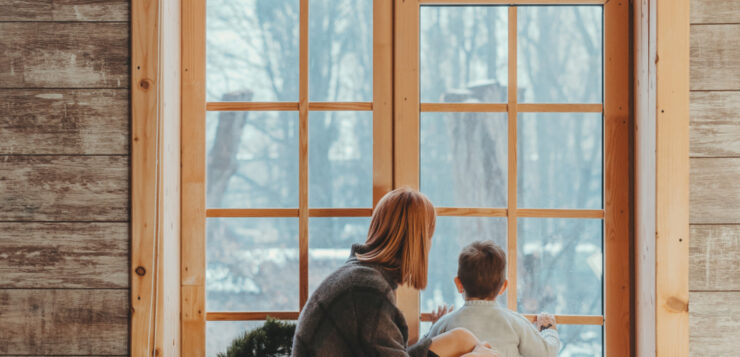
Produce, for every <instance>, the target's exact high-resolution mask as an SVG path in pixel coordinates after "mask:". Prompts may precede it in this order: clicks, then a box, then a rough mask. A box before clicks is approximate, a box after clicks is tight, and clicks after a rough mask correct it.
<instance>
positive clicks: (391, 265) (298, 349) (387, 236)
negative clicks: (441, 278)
mask: <svg viewBox="0 0 740 357" xmlns="http://www.w3.org/2000/svg"><path fill="white" fill-rule="evenodd" d="M435 221H436V214H435V212H434V206H432V204H431V202H429V199H427V198H426V197H425V196H424V195H423V194H421V193H419V192H417V191H414V190H411V189H408V188H401V189H397V190H395V191H392V192H390V193H388V194H386V195H385V196H384V197H383V198H382V199H381V200H380V202H379V203H378V205H377V207H376V208H375V212H374V213H373V217H372V221H371V222H370V230H369V232H368V236H367V241H366V242H365V244H356V245H354V246H353V247H352V253H351V254H350V258H349V259H348V260H347V262H346V263H345V264H344V265H343V266H342V267H340V268H339V269H338V270H337V271H335V272H334V273H332V274H331V275H329V277H327V278H326V279H325V280H324V281H323V282H322V283H321V285H320V286H319V287H318V288H317V289H316V291H315V292H314V293H313V295H311V298H310V299H309V300H308V303H307V304H306V306H305V308H304V309H303V311H302V312H301V316H300V317H299V319H298V326H297V328H296V333H295V336H294V338H293V356H321V357H324V356H327V357H328V356H461V355H465V354H468V355H469V356H496V354H495V353H494V352H493V351H491V350H490V349H488V348H487V347H490V346H488V345H487V344H481V343H480V342H479V341H478V340H477V338H476V337H475V336H473V335H472V334H471V333H470V332H469V331H467V330H465V329H456V330H453V331H450V332H448V333H446V334H442V335H439V336H437V337H435V338H433V339H432V338H426V337H425V338H422V339H421V340H420V341H419V342H418V343H416V344H415V345H413V346H411V347H407V345H406V342H407V339H408V326H407V325H406V321H405V320H404V317H403V315H402V314H401V311H400V310H399V309H398V308H397V307H396V304H395V302H396V298H395V290H396V288H397V287H398V285H400V284H408V285H409V286H411V287H413V288H416V289H420V290H421V289H424V288H425V287H426V284H427V259H428V257H429V248H430V246H431V243H432V235H433V234H434V224H435Z"/></svg>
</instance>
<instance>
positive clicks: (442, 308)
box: [432, 304, 455, 324]
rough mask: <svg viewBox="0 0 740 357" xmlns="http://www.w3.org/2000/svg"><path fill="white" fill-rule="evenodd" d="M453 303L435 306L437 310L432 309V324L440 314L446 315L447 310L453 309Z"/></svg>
mask: <svg viewBox="0 0 740 357" xmlns="http://www.w3.org/2000/svg"><path fill="white" fill-rule="evenodd" d="M454 308H455V306H454V305H450V306H447V304H444V305H440V306H437V311H432V324H434V323H435V322H437V320H439V319H440V318H441V317H442V316H444V315H446V314H447V313H449V312H452V309H454Z"/></svg>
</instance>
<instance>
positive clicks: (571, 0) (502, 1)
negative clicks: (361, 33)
mask: <svg viewBox="0 0 740 357" xmlns="http://www.w3.org/2000/svg"><path fill="white" fill-rule="evenodd" d="M418 1H419V3H421V4H424V5H426V4H430V5H431V4H434V5H603V4H606V3H607V2H609V0H418Z"/></svg>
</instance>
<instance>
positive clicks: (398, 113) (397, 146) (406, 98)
mask: <svg viewBox="0 0 740 357" xmlns="http://www.w3.org/2000/svg"><path fill="white" fill-rule="evenodd" d="M395 6H396V7H395V16H394V24H395V26H394V28H395V31H396V32H395V35H396V36H395V43H394V54H393V56H394V63H395V66H394V70H395V73H394V83H395V88H394V110H393V111H394V120H395V121H394V123H393V126H394V138H393V151H394V158H393V159H394V163H393V164H394V167H393V177H394V187H396V188H398V187H403V186H408V187H411V188H414V189H419V3H418V2H417V1H416V0H413V1H395ZM396 298H397V305H398V307H399V309H400V310H401V312H403V316H404V318H405V319H406V323H407V324H408V327H409V332H408V336H409V341H410V342H414V341H416V340H417V339H418V338H419V313H420V311H419V291H418V290H415V289H413V288H410V287H408V286H405V285H404V286H401V287H399V288H398V290H397V291H396Z"/></svg>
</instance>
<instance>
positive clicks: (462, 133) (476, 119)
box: [420, 113, 508, 207]
mask: <svg viewBox="0 0 740 357" xmlns="http://www.w3.org/2000/svg"><path fill="white" fill-rule="evenodd" d="M506 117H507V115H506V113H421V124H420V126H421V139H420V161H421V164H420V166H421V177H420V183H421V191H422V192H424V193H426V194H427V195H428V196H429V198H430V199H431V200H432V202H433V203H434V205H435V206H440V207H506V201H507V198H506V185H507V183H506V180H507V172H508V164H507V162H508V157H507V152H508V149H507V134H506V130H507V129H506V128H507V124H506Z"/></svg>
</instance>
